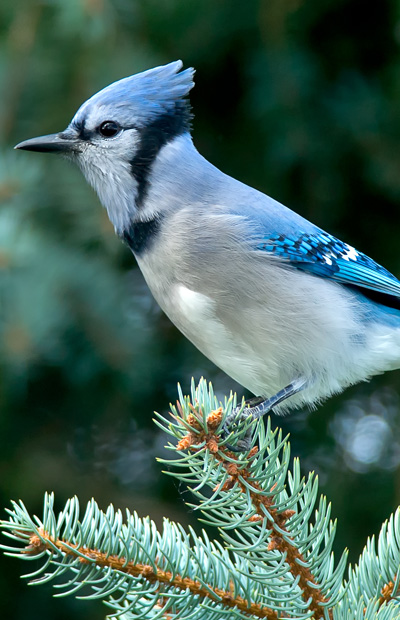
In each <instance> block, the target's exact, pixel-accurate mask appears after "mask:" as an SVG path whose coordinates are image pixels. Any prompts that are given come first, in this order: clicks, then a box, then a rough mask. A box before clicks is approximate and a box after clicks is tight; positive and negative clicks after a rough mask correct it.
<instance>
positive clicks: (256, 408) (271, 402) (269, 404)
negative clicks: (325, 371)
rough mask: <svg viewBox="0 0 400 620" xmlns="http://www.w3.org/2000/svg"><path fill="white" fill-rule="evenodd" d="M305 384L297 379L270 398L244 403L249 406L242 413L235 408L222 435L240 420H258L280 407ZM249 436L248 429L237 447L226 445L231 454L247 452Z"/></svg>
mask: <svg viewBox="0 0 400 620" xmlns="http://www.w3.org/2000/svg"><path fill="white" fill-rule="evenodd" d="M307 384H308V381H307V379H305V378H304V377H301V378H299V379H296V380H295V381H292V383H289V385H287V386H286V387H284V388H283V389H282V390H279V392H277V393H276V394H275V395H274V396H271V398H267V399H263V398H261V397H256V398H251V399H250V400H249V401H246V405H250V406H247V407H245V408H244V409H243V410H242V411H241V407H235V409H233V411H232V413H230V414H229V415H228V416H227V418H226V420H225V424H224V428H223V435H225V436H226V435H227V434H229V433H230V432H231V428H230V427H231V426H232V425H233V424H237V423H238V422H240V421H242V420H247V419H248V418H249V417H252V418H253V420H258V419H259V418H261V417H262V416H264V415H265V414H266V413H268V412H269V411H272V409H273V408H274V407H276V406H277V405H280V404H281V403H282V402H283V401H284V400H286V399H287V398H290V396H293V395H294V394H297V393H298V392H301V390H303V389H304V388H305V387H306V385H307ZM251 434H252V429H251V428H249V429H248V430H247V431H246V434H245V435H244V437H243V439H240V440H239V441H238V442H237V446H231V445H230V444H227V447H228V448H229V449H230V450H232V451H233V452H245V451H247V450H249V448H250V444H251Z"/></svg>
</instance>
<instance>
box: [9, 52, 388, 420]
mask: <svg viewBox="0 0 400 620" xmlns="http://www.w3.org/2000/svg"><path fill="white" fill-rule="evenodd" d="M193 75H194V70H193V69H186V70H183V71H182V62H181V61H176V62H172V63H170V64H167V65H165V66H161V67H156V68H154V69H150V70H148V71H145V72H143V73H139V74H137V75H133V76H131V77H127V78H124V79H121V80H119V81H117V82H115V83H113V84H111V85H110V86H107V87H106V88H104V89H103V90H101V91H100V92H98V93H97V94H95V95H93V96H92V97H91V98H90V99H88V101H86V102H85V103H84V104H83V105H82V106H81V107H80V108H79V110H78V111H77V113H76V114H75V116H74V118H73V119H72V121H71V123H70V124H69V125H68V127H67V129H66V130H65V131H62V132H61V133H56V134H52V135H48V136H43V137H39V138H33V139H31V140H26V141H25V142H21V143H20V144H18V145H17V146H16V148H18V149H25V150H28V151H40V152H53V153H62V154H64V155H66V156H67V157H69V158H70V159H72V160H73V161H75V162H76V163H77V164H78V166H79V167H80V168H81V170H82V172H83V174H84V175H85V177H86V179H87V181H88V182H89V183H90V184H91V185H92V186H93V187H94V189H95V190H96V192H97V194H98V196H99V198H100V201H101V202H102V203H103V205H104V206H105V208H106V209H107V212H108V216H109V218H110V220H111V222H112V224H113V226H114V228H115V231H116V233H117V235H118V236H119V237H120V238H121V239H123V240H124V241H125V242H126V243H127V244H128V246H129V247H130V249H131V250H132V252H133V254H134V255H135V257H136V260H137V262H138V264H139V267H140V269H141V271H142V273H143V275H144V277H145V279H146V281H147V284H148V285H149V287H150V290H151V291H152V293H153V295H154V297H155V299H156V300H157V302H158V303H159V305H160V306H161V308H162V309H163V310H164V312H165V313H166V314H167V315H168V316H169V318H170V319H171V321H172V322H173V323H175V325H176V326H177V327H178V329H180V331H181V332H182V333H183V334H184V335H185V336H186V337H187V338H188V339H189V340H191V341H192V342H193V344H194V345H195V346H196V347H197V348H198V349H200V351H202V352H203V353H204V354H205V355H206V356H207V357H208V358H210V359H211V360H212V361H213V362H214V363H215V364H216V365H217V366H219V367H220V368H222V369H223V370H224V371H225V372H226V373H227V374H228V375H230V376H231V377H233V378H234V379H235V380H236V381H238V382H239V383H240V384H242V385H243V386H245V387H247V388H248V389H249V390H250V391H251V392H252V393H253V394H254V395H256V396H257V398H256V399H254V400H253V402H252V403H251V406H250V407H249V408H248V409H247V410H246V415H252V416H253V417H259V416H261V415H263V414H264V413H265V412H267V411H269V410H271V409H272V408H273V409H274V410H275V411H277V412H278V413H283V412H286V411H288V410H290V409H292V408H295V407H299V406H302V405H305V404H307V405H315V404H316V403H318V402H320V401H322V400H323V399H325V398H327V397H329V396H330V395H332V394H334V393H337V392H340V391H342V390H343V389H344V388H345V387H347V386H349V385H351V384H354V383H357V382H359V381H364V380H366V379H368V378H370V377H371V376H373V375H375V374H378V373H382V372H384V371H386V370H392V369H395V368H399V367H400V282H399V280H397V279H396V278H395V277H394V276H393V275H392V274H391V273H389V272H388V271H387V270H386V269H384V268H383V267H381V266H380V265H378V264H377V263H375V262H374V261H373V260H372V259H370V258H368V257H367V256H366V255H365V254H362V253H361V252H358V251H357V250H355V249H354V248H353V247H351V246H350V245H347V243H343V242H342V241H339V240H338V239H336V238H335V237H333V236H332V235H330V234H328V233H326V232H324V231H323V230H321V229H320V228H318V227H317V226H315V225H314V224H312V223H311V222H309V221H307V220H306V219H304V218H303V217H301V216H300V215H297V214H296V213H294V212H293V211H291V210H290V209H288V208H286V207H284V206H283V205H282V204H280V203H279V202H276V201H275V200H273V199H272V198H270V197H269V196H266V195H265V194H263V193H261V192H259V191H257V190H255V189H253V188H251V187H248V186H247V185H244V184H243V183H241V182H240V181H237V180H236V179H233V178H231V177H229V176H227V175H226V174H224V173H223V172H221V171H220V170H218V169H217V168H215V167H214V166H213V165H212V164H210V163H209V162H208V161H207V160H206V159H204V158H203V157H202V156H201V155H200V154H199V153H198V151H197V150H196V148H195V147H194V145H193V142H192V138H191V133H190V121H191V111H190V104H189V101H188V99H187V96H188V93H189V91H190V90H191V88H192V87H193Z"/></svg>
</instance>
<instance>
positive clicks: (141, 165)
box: [15, 60, 194, 233]
mask: <svg viewBox="0 0 400 620" xmlns="http://www.w3.org/2000/svg"><path fill="white" fill-rule="evenodd" d="M181 69H182V62H181V61H180V60H178V61H176V62H171V63H169V64H167V65H164V66H161V67H156V68H154V69H150V70H148V71H144V72H143V73H138V74H136V75H132V76H130V77H127V78H124V79H122V80H119V81H117V82H114V83H113V84H110V85H109V86H107V87H106V88H104V89H103V90H101V91H99V92H98V93H96V94H95V95H93V96H92V97H91V98H90V99H88V100H87V101H86V102H85V103H84V104H83V105H82V106H81V107H80V108H79V110H78V111H77V113H76V114H75V116H74V117H73V119H72V121H71V122H70V124H69V125H68V127H67V128H66V129H65V131H62V132H60V133H55V134H50V135H47V136H41V137H39V138H32V139H30V140H26V141H24V142H21V143H20V144H17V146H16V147H15V148H17V149H24V150H27V151H39V152H44V153H62V154H64V155H66V156H68V157H69V158H70V159H73V160H74V161H76V163H77V164H78V165H79V167H80V168H81V170H82V172H83V173H84V175H85V177H86V179H87V180H88V182H89V183H90V184H91V185H92V186H93V187H94V189H95V190H96V192H97V193H98V195H99V198H100V200H101V202H102V203H103V204H104V206H105V207H106V208H107V211H108V214H109V217H110V219H111V221H112V223H113V224H114V227H115V229H116V230H117V232H118V233H122V232H123V230H124V228H126V226H127V223H128V222H129V220H130V219H132V217H134V214H135V213H136V212H137V211H138V209H140V207H141V204H142V203H143V201H144V198H145V195H146V192H147V184H148V178H149V173H150V171H151V167H152V165H153V163H154V160H155V159H156V157H157V155H158V153H159V152H160V150H161V149H162V147H163V146H165V145H166V144H167V143H168V142H170V141H172V140H173V139H174V138H176V137H177V136H180V135H182V134H184V133H187V132H189V131H190V119H191V114H190V104H189V101H188V100H187V99H185V97H186V96H187V94H188V93H189V91H190V89H191V88H192V87H193V74H194V70H193V69H191V68H190V69H186V70H185V71H181Z"/></svg>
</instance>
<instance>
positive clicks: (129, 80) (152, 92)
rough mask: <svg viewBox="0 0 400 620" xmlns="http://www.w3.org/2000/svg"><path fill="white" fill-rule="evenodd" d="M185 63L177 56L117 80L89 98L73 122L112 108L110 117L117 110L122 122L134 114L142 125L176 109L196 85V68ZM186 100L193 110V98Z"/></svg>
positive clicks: (77, 122) (79, 121)
mask: <svg viewBox="0 0 400 620" xmlns="http://www.w3.org/2000/svg"><path fill="white" fill-rule="evenodd" d="M182 67H183V63H182V61H181V60H176V61H175V62H170V63H169V64H167V65H163V66H161V67H155V68H153V69H149V70H147V71H143V72H142V73H137V74H135V75H131V76H130V77H126V78H123V79H121V80H118V81H117V82H113V83H112V84H110V85H109V86H106V88H103V90H100V91H99V92H98V93H96V94H95V95H93V96H92V97H91V98H90V99H88V100H87V101H85V103H84V104H83V105H82V106H81V107H80V108H79V110H78V111H77V113H76V114H75V117H74V119H73V121H72V124H73V125H81V124H82V123H83V122H84V121H86V122H87V121H88V120H89V121H90V117H91V115H92V114H93V115H96V116H97V113H100V112H101V114H102V115H103V116H104V115H105V116H107V113H108V112H109V116H110V118H113V116H114V115H116V114H117V115H118V118H119V119H120V122H121V123H124V122H125V123H130V122H132V119H133V118H134V119H135V125H137V126H138V127H141V126H145V125H147V124H149V123H151V122H152V121H153V120H155V119H156V118H157V117H159V116H160V115H162V114H169V113H173V111H174V109H175V108H176V106H177V104H178V106H179V107H181V106H182V103H183V101H182V100H183V99H184V98H185V97H186V96H187V95H188V93H189V91H190V90H191V88H193V86H194V82H193V75H194V69H193V68H189V69H185V70H184V71H181V69H182ZM179 102H180V104H179ZM185 103H186V106H187V109H188V111H189V109H190V106H189V102H185ZM90 124H91V123H90Z"/></svg>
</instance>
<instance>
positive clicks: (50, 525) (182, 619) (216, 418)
mask: <svg viewBox="0 0 400 620" xmlns="http://www.w3.org/2000/svg"><path fill="white" fill-rule="evenodd" d="M235 406H236V401H235V398H233V397H231V398H229V399H226V400H225V402H224V404H222V405H221V403H219V402H218V401H217V399H216V397H215V395H214V393H213V390H212V386H207V384H206V382H205V381H203V380H202V381H201V382H200V384H199V385H198V386H197V387H195V386H194V385H193V386H192V395H191V398H188V397H184V396H183V395H182V393H181V391H180V390H179V401H178V403H177V404H176V406H173V407H171V414H172V419H171V420H172V421H167V420H165V419H164V418H162V417H161V416H159V415H157V419H156V423H157V424H158V425H159V426H161V427H162V428H163V429H164V430H165V431H166V432H167V433H168V434H169V435H170V443H169V445H168V447H169V449H170V450H171V451H174V455H175V456H174V458H172V459H168V460H164V461H163V462H164V463H166V464H167V465H168V468H169V470H168V472H167V473H168V474H169V475H173V476H174V477H176V478H177V479H179V480H182V481H184V482H185V484H186V485H187V486H188V487H189V488H190V490H191V491H192V494H193V496H194V498H195V501H194V502H192V503H191V504H189V505H190V506H191V507H192V508H193V509H194V510H195V511H199V512H200V513H201V520H202V521H204V522H206V523H211V524H213V525H216V526H217V527H218V528H219V531H220V540H214V541H210V540H209V538H208V536H207V534H206V533H205V532H204V531H203V533H202V534H201V535H198V534H196V533H195V532H194V531H193V530H192V529H191V528H189V531H188V532H186V531H185V530H184V529H183V528H182V526H180V525H179V524H177V523H173V522H171V521H169V520H167V519H166V520H164V525H163V528H162V529H161V530H158V529H157V527H156V525H155V524H154V523H153V522H152V521H151V520H150V519H149V518H144V519H142V518H139V516H138V515H137V514H136V513H133V514H131V513H130V512H129V511H126V514H125V518H124V517H123V515H122V512H121V511H120V510H117V511H115V510H114V508H113V506H109V508H108V509H107V511H106V512H102V511H101V510H100V509H99V508H98V506H97V504H96V502H95V501H94V500H92V501H91V502H89V504H88V505H87V508H86V510H85V512H84V514H83V515H82V516H81V511H80V507H79V502H78V499H77V498H72V499H71V500H69V501H68V502H67V504H66V506H65V507H64V509H63V510H62V511H61V512H59V513H58V514H56V512H55V510H54V497H53V495H46V497H45V501H44V511H43V516H42V518H41V519H39V518H38V517H33V518H32V517H31V516H30V515H29V513H28V511H27V509H26V508H25V506H24V504H23V503H22V502H18V503H17V502H13V508H12V509H9V510H8V514H9V518H8V520H4V521H2V522H1V528H2V530H3V533H4V534H5V535H6V536H8V537H9V539H10V541H11V543H10V545H9V546H5V545H3V546H2V548H3V549H4V551H5V552H6V553H7V554H9V555H15V556H17V557H20V558H22V559H24V560H30V561H32V560H36V561H37V562H40V565H39V567H38V568H37V567H36V566H35V568H36V570H34V571H33V572H32V573H30V574H29V575H27V577H28V578H29V579H30V580H31V583H34V584H40V583H45V582H49V581H52V580H54V581H55V587H56V588H57V589H58V590H59V591H60V593H59V594H57V595H58V596H65V595H66V594H71V593H73V594H76V595H78V594H79V597H80V598H89V599H90V598H101V599H102V600H104V601H105V603H106V605H107V606H108V607H109V608H110V610H111V617H117V616H121V617H122V618H123V620H133V619H138V618H143V619H152V620H153V619H156V618H164V619H168V620H178V619H179V620H186V619H187V620H188V619H189V618H190V619H193V620H200V619H201V620H219V619H222V618H224V617H227V618H229V619H232V620H244V619H246V618H247V619H249V618H267V619H268V620H279V619H283V618H286V619H289V618H292V619H298V620H303V619H304V620H305V619H306V618H314V619H315V620H318V619H320V618H325V619H332V620H376V619H377V620H394V619H395V618H397V619H398V618H399V617H400V599H399V585H400V576H399V573H400V571H399V565H400V510H399V511H397V512H396V514H395V515H392V517H391V518H390V519H389V520H388V521H387V522H386V523H385V524H384V525H383V527H382V531H381V533H380V536H379V539H378V543H377V550H375V546H376V545H375V541H374V539H373V538H372V539H371V540H369V541H368V542H367V545H366V548H365V550H364V552H363V554H362V556H361V558H360V562H359V564H358V565H357V566H356V567H354V568H351V569H350V570H349V577H348V579H347V581H345V580H343V573H344V569H345V563H346V553H344V554H343V555H342V557H341V559H340V560H339V562H338V563H337V566H336V568H335V563H334V557H333V553H332V544H333V540H334V536H335V524H334V523H332V521H331V520H330V507H329V505H328V504H327V503H326V500H325V498H323V497H320V498H319V500H318V486H317V479H316V478H315V477H314V476H313V474H310V475H309V476H308V477H307V478H304V477H302V476H301V474H300V467H299V463H298V461H297V460H294V462H293V464H292V466H291V468H290V467H289V466H290V448H289V443H288V439H287V438H283V437H282V433H281V431H278V430H272V428H271V424H270V422H268V423H267V425H266V428H264V427H263V425H257V429H256V430H257V433H256V434H254V439H253V445H252V447H251V449H250V451H249V452H248V453H246V454H239V455H238V454H237V453H233V452H231V451H230V450H229V447H228V441H229V444H232V443H233V442H234V441H235V440H236V439H237V438H238V437H239V436H240V434H241V433H242V432H245V431H246V429H244V428H243V427H245V426H246V425H248V424H249V423H250V424H253V423H251V422H245V424H244V425H240V426H239V427H238V428H237V429H235V431H234V433H233V434H232V436H230V437H227V438H224V439H221V434H220V432H221V429H222V427H223V424H224V420H225V417H226V416H227V415H229V414H230V413H231V412H232V408H233V407H235ZM256 439H257V441H258V447H257V446H256V445H255V441H256ZM316 507H317V508H316Z"/></svg>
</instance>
